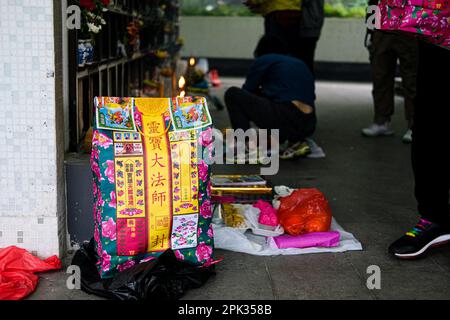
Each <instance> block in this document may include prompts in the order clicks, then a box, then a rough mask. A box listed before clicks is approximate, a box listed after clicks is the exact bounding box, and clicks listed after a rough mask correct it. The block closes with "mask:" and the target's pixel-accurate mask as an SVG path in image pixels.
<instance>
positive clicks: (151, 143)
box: [91, 97, 214, 278]
mask: <svg viewBox="0 0 450 320" xmlns="http://www.w3.org/2000/svg"><path fill="white" fill-rule="evenodd" d="M94 119H95V121H94V122H95V123H94V130H93V138H92V153H91V167H92V172H93V183H94V185H93V186H94V219H95V229H94V238H95V241H96V248H97V253H98V256H99V263H98V270H99V273H100V275H101V277H102V278H108V277H112V276H114V275H115V274H116V273H117V272H120V271H122V270H124V269H126V268H129V267H131V266H133V265H135V264H137V263H140V262H144V261H148V260H151V259H154V258H156V257H157V256H158V255H160V254H161V253H163V252H164V251H166V250H167V249H172V250H174V252H175V255H176V256H177V258H178V259H180V260H184V261H187V262H190V263H193V264H196V265H203V264H206V263H209V262H211V261H212V254H213V245H214V244H213V232H212V228H211V225H210V223H211V216H212V214H211V204H210V196H211V194H210V190H211V188H210V180H209V177H210V169H209V167H208V165H207V163H208V161H207V159H204V157H205V156H211V150H212V131H211V117H210V114H209V112H208V107H207V105H206V101H205V99H204V98H201V97H198V98H197V97H184V98H181V97H178V98H173V99H169V98H113V97H97V98H95V117H94Z"/></svg>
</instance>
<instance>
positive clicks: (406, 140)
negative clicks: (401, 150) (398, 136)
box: [402, 129, 412, 143]
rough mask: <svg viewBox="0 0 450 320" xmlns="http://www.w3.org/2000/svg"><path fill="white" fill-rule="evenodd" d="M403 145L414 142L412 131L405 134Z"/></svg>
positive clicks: (409, 130)
mask: <svg viewBox="0 0 450 320" xmlns="http://www.w3.org/2000/svg"><path fill="white" fill-rule="evenodd" d="M402 141H403V143H411V142H412V130H411V129H408V131H406V132H405V134H404V135H403V138H402Z"/></svg>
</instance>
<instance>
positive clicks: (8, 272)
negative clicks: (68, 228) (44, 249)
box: [0, 246, 61, 300]
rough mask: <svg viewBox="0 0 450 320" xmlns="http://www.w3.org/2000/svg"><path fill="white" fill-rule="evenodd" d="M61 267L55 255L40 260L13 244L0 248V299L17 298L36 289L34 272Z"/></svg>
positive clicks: (36, 280)
mask: <svg viewBox="0 0 450 320" xmlns="http://www.w3.org/2000/svg"><path fill="white" fill-rule="evenodd" d="M58 269H61V261H60V260H59V259H58V257H57V256H52V257H50V258H48V259H45V260H41V259H39V258H37V257H35V256H33V255H32V254H31V253H29V252H28V251H26V250H25V249H21V248H18V247H15V246H10V247H6V248H3V249H0V300H19V299H22V298H24V297H26V296H27V295H29V294H30V293H31V292H33V291H34V290H35V289H36V285H37V283H38V280H39V278H38V276H36V275H35V274H34V273H35V272H43V271H49V270H58Z"/></svg>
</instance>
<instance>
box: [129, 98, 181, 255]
mask: <svg viewBox="0 0 450 320" xmlns="http://www.w3.org/2000/svg"><path fill="white" fill-rule="evenodd" d="M135 105H136V106H137V109H138V110H139V111H140V112H141V113H142V131H143V142H144V158H145V183H146V189H145V194H146V208H147V210H146V211H147V226H148V246H147V252H152V251H164V250H166V249H168V248H170V233H171V224H172V208H171V202H172V192H171V191H172V177H171V161H170V150H169V141H168V137H167V130H166V126H165V121H164V113H166V112H167V111H168V109H169V100H168V99H135Z"/></svg>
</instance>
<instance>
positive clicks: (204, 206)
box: [200, 200, 212, 219]
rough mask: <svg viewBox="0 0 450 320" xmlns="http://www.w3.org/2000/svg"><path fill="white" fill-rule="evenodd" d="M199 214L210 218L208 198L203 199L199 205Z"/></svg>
mask: <svg viewBox="0 0 450 320" xmlns="http://www.w3.org/2000/svg"><path fill="white" fill-rule="evenodd" d="M200 215H201V216H202V217H203V218H205V219H208V218H211V217H212V212H211V202H210V201H209V200H205V201H204V202H203V204H202V205H201V207H200Z"/></svg>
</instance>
